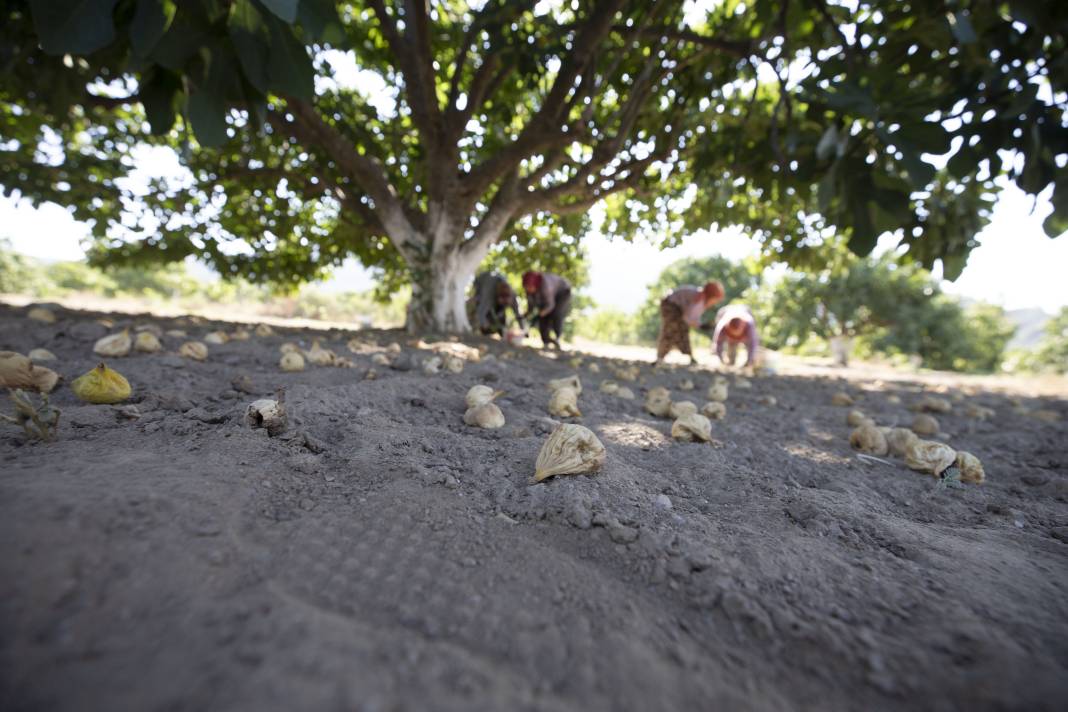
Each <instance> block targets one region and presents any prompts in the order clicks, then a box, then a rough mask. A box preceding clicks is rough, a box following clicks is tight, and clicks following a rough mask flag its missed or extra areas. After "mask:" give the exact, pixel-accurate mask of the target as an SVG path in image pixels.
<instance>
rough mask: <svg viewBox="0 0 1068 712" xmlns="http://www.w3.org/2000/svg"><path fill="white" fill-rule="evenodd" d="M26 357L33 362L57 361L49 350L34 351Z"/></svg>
mask: <svg viewBox="0 0 1068 712" xmlns="http://www.w3.org/2000/svg"><path fill="white" fill-rule="evenodd" d="M26 356H27V357H28V358H29V359H30V360H31V361H55V360H56V355H55V354H54V353H52V352H51V351H49V350H48V349H33V350H32V351H30V352H29V353H28V354H26Z"/></svg>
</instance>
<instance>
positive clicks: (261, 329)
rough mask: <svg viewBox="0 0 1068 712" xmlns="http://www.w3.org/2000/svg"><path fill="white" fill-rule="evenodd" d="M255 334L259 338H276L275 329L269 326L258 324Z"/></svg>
mask: <svg viewBox="0 0 1068 712" xmlns="http://www.w3.org/2000/svg"><path fill="white" fill-rule="evenodd" d="M255 334H256V336H259V337H264V336H274V329H272V328H271V327H270V325H268V324H257V325H256V330H255Z"/></svg>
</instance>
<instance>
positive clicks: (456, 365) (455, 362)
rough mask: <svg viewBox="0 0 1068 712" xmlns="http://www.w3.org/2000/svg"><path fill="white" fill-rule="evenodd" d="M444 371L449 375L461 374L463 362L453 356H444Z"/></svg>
mask: <svg viewBox="0 0 1068 712" xmlns="http://www.w3.org/2000/svg"><path fill="white" fill-rule="evenodd" d="M443 360H444V362H445V370H446V371H448V372H449V373H463V372H464V360H463V359H462V358H460V357H459V356H455V355H453V354H445V356H444V359H443Z"/></svg>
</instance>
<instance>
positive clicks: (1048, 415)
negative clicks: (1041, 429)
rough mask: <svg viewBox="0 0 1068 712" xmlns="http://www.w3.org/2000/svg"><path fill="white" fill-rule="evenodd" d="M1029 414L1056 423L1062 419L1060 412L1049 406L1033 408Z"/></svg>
mask: <svg viewBox="0 0 1068 712" xmlns="http://www.w3.org/2000/svg"><path fill="white" fill-rule="evenodd" d="M1029 415H1030V416H1031V417H1032V418H1038V419H1039V420H1043V421H1045V422H1047V423H1056V422H1057V421H1058V420H1060V419H1061V414H1060V413H1058V412H1057V411H1055V410H1050V409H1049V408H1039V409H1038V410H1032V411H1031V412H1030V413H1029Z"/></svg>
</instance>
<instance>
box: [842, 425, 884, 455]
mask: <svg viewBox="0 0 1068 712" xmlns="http://www.w3.org/2000/svg"><path fill="white" fill-rule="evenodd" d="M849 445H850V446H851V447H852V448H853V449H854V450H860V451H861V452H866V453H868V454H869V455H878V456H879V457H882V456H883V455H885V454H886V453H887V452H889V451H890V446H889V445H888V444H887V442H886V436H885V435H883V432H882V431H881V430H879V429H878V428H877V427H875V426H874V425H869V424H867V423H865V424H863V425H861V426H860V427H858V428H856V429H855V430H853V432H852V433H850V434H849Z"/></svg>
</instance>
